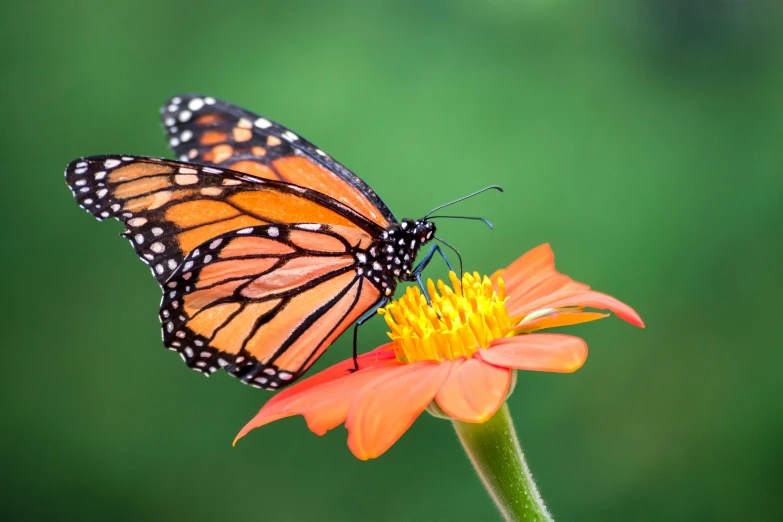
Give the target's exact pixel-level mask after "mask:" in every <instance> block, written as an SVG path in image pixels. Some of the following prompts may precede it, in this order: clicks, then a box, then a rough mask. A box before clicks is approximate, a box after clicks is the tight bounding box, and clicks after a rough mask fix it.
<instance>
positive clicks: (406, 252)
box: [65, 96, 437, 389]
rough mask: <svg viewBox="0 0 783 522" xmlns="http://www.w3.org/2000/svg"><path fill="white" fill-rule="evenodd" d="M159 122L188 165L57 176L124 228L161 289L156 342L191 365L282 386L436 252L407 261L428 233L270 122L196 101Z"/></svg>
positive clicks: (137, 163)
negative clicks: (158, 339) (159, 332)
mask: <svg viewBox="0 0 783 522" xmlns="http://www.w3.org/2000/svg"><path fill="white" fill-rule="evenodd" d="M162 116H163V120H164V125H165V127H166V129H167V132H168V134H169V142H170V145H171V146H172V148H173V149H174V150H175V152H176V153H177V154H178V155H179V156H180V158H181V159H187V160H188V161H187V162H185V161H171V160H165V159H161V158H149V157H138V156H120V155H108V156H94V157H88V158H80V159H77V160H74V161H73V162H71V163H70V164H69V165H68V167H67V168H66V172H65V177H66V182H67V184H68V186H69V187H70V189H71V191H72V193H73V194H74V196H75V198H76V200H77V203H78V204H79V205H80V206H81V207H82V208H84V209H85V210H87V211H88V212H90V213H91V214H92V215H93V216H95V217H96V218H97V219H99V220H103V219H107V218H110V217H112V218H116V219H118V220H119V221H121V222H123V223H124V224H125V225H126V230H125V232H124V233H123V235H124V236H125V237H126V238H127V239H128V240H129V241H130V242H131V244H132V245H133V247H134V249H135V250H136V253H137V255H138V256H139V257H140V258H141V259H142V260H143V261H144V262H145V263H147V264H148V265H149V266H150V269H151V271H152V273H153V276H154V277H155V279H156V280H157V282H158V283H159V285H160V286H161V288H162V290H163V299H162V301H161V306H160V314H159V317H160V320H161V323H162V327H163V341H164V344H165V345H166V346H167V347H168V348H170V349H171V350H174V351H176V352H178V353H179V354H180V356H181V357H182V359H183V360H184V361H185V362H186V364H187V365H188V366H189V367H190V368H192V369H194V370H198V371H200V372H202V373H204V374H205V375H210V374H211V373H213V372H215V371H217V370H218V369H221V368H222V369H224V370H225V371H227V372H228V373H229V374H231V375H233V376H235V377H238V378H239V379H240V380H242V382H244V383H246V384H249V385H251V386H254V387H259V388H267V389H279V388H281V387H283V386H285V385H287V384H290V383H291V382H293V381H294V380H296V379H297V378H298V377H300V376H301V375H302V374H303V373H304V372H305V371H307V369H308V368H309V367H310V366H311V365H312V364H313V363H314V362H315V361H316V360H317V359H318V357H320V356H321V355H322V354H323V353H324V351H325V350H326V349H327V348H328V347H329V345H330V344H331V343H332V342H334V340H335V339H336V338H337V337H338V336H339V335H340V334H341V333H342V332H343V331H344V330H345V329H347V328H348V327H349V326H351V325H352V324H354V323H357V324H359V323H361V322H362V321H363V320H365V319H366V318H367V317H369V316H370V315H371V314H372V313H373V312H374V310H376V309H377V308H378V307H379V306H382V304H383V303H385V302H387V300H388V299H389V298H390V296H391V295H392V294H393V293H394V291H395V289H396V286H397V284H398V283H399V282H401V281H413V280H416V279H417V278H418V275H419V272H420V271H421V269H422V268H423V267H424V266H425V265H426V263H427V262H428V261H429V259H430V258H431V256H432V253H433V252H434V249H435V248H437V247H433V250H430V252H429V253H428V254H427V257H426V258H425V259H424V260H423V261H422V262H420V263H419V265H415V264H414V263H415V260H416V256H417V254H418V253H419V250H420V249H421V247H422V246H423V245H425V244H427V243H428V242H430V241H431V240H432V239H433V238H434V233H435V226H434V224H433V223H432V222H431V221H429V220H427V219H420V220H408V219H404V220H401V221H398V220H397V219H396V218H395V217H394V215H393V214H392V212H391V211H390V210H389V209H388V207H386V205H385V204H384V203H383V202H382V201H381V199H380V198H379V197H378V196H377V195H376V194H375V192H374V191H373V190H372V189H371V188H370V187H369V186H367V184H366V183H364V182H363V181H362V180H361V179H360V178H358V177H357V176H356V175H355V174H353V173H352V172H350V171H349V170H348V169H346V168H345V167H343V166H342V165H340V164H339V163H337V162H336V161H334V160H333V159H332V158H331V157H329V156H327V155H326V154H325V153H323V152H322V151H321V150H320V149H318V148H316V147H315V146H314V145H312V144H311V143H309V142H307V141H306V140H304V138H302V137H301V136H299V135H297V134H294V133H293V132H291V131H289V130H288V129H286V128H284V127H282V126H280V125H278V124H276V123H273V122H270V121H269V120H266V119H265V118H261V117H259V116H257V115H254V114H252V113H249V112H247V111H244V110H243V109H240V108H238V107H235V106H233V105H230V104H226V103H225V102H221V101H219V100H215V99H212V98H209V97H195V96H181V97H175V98H172V100H170V102H169V103H167V104H166V106H165V107H164V109H163V111H162ZM354 339H355V337H354Z"/></svg>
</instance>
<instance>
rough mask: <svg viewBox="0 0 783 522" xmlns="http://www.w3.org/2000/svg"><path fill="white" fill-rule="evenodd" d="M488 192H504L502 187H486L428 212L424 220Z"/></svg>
mask: <svg viewBox="0 0 783 522" xmlns="http://www.w3.org/2000/svg"><path fill="white" fill-rule="evenodd" d="M488 190H497V191H498V192H503V188H502V187H500V186H498V185H490V186H489V187H484V188H483V189H481V190H477V191H476V192H474V193H473V194H468V195H467V196H463V197H461V198H458V199H455V200H454V201H449V202H448V203H446V204H445V205H441V206H439V207H435V208H433V209H432V210H430V211H429V212H427V215H426V216H424V219H427V218H428V217H429V216H431V215H432V214H433V213H435V212H437V211H438V210H440V209H442V208H446V207H448V206H449V205H453V204H454V203H459V202H460V201H465V200H466V199H469V198H472V197H473V196H478V195H479V194H481V193H482V192H486V191H488Z"/></svg>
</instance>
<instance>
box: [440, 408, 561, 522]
mask: <svg viewBox="0 0 783 522" xmlns="http://www.w3.org/2000/svg"><path fill="white" fill-rule="evenodd" d="M454 428H455V429H456V430H457V435H458V436H459V440H460V442H461V443H462V447H463V448H465V451H466V452H467V454H468V457H470V461H471V462H472V463H473V467H475V468H476V471H477V472H478V474H479V477H481V481H482V482H483V483H484V486H486V488H487V491H488V492H489V494H490V495H491V496H492V499H493V500H494V501H495V504H497V506H498V509H500V512H501V513H503V516H504V517H505V519H506V520H509V521H513V522H516V521H519V520H526V521H530V520H533V521H536V522H551V521H552V517H551V516H550V514H549V513H548V512H547V510H546V507H545V506H544V501H543V500H541V495H539V493H538V489H536V484H535V482H533V476H532V475H531V474H530V469H528V467H527V463H526V462H525V458H524V456H523V455H522V448H520V447H519V440H518V439H517V434H516V432H515V431H514V424H513V423H512V422H511V415H510V414H509V412H508V405H506V404H503V406H501V407H500V409H499V410H498V411H497V413H495V415H493V416H492V418H490V419H489V420H488V421H486V422H484V423H483V424H473V423H469V422H461V421H458V420H455V421H454Z"/></svg>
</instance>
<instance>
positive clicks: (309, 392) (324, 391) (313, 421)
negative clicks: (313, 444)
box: [234, 349, 402, 444]
mask: <svg viewBox="0 0 783 522" xmlns="http://www.w3.org/2000/svg"><path fill="white" fill-rule="evenodd" d="M358 360H359V371H357V372H354V373H351V372H349V371H348V370H349V369H351V368H353V359H348V360H347V361H343V362H341V363H338V364H336V365H334V366H332V367H330V368H328V369H326V370H324V371H322V372H320V373H317V374H316V375H314V376H312V377H310V378H309V379H305V380H304V381H302V382H300V383H298V384H295V385H293V386H291V387H290V388H288V389H286V390H283V391H281V392H280V393H278V394H277V395H275V396H274V397H273V398H272V399H270V400H269V401H268V402H267V403H266V404H265V405H264V407H263V408H261V410H260V411H259V412H258V413H257V414H256V416H255V417H253V419H251V420H250V422H248V423H247V424H246V425H245V426H244V427H243V428H242V430H241V431H240V432H239V434H238V435H237V436H236V438H235V439H234V444H236V442H237V441H238V440H239V439H241V438H242V437H244V436H245V435H246V434H247V433H248V432H249V431H250V430H252V429H255V428H258V427H260V426H263V425H264V424H269V423H270V422H273V421H276V420H279V419H282V418H284V417H290V416H292V415H303V416H304V418H305V421H306V422H307V426H308V427H309V428H310V430H311V431H313V432H314V433H316V434H318V435H323V434H324V433H326V432H327V431H328V430H330V429H332V428H334V427H336V426H338V425H339V424H340V423H342V422H343V421H344V420H345V417H346V415H347V413H348V409H349V408H350V405H351V402H352V401H353V400H354V399H355V398H356V395H357V393H358V392H359V390H361V388H363V387H364V386H365V385H367V383H369V382H371V381H372V380H373V379H375V378H377V377H379V376H380V375H382V374H383V373H384V372H386V371H389V370H392V369H394V368H397V367H399V366H400V365H402V363H399V362H397V361H396V359H395V357H394V353H393V352H389V351H388V350H380V349H379V350H375V351H373V352H370V353H367V354H364V355H361V356H360V357H359V358H358Z"/></svg>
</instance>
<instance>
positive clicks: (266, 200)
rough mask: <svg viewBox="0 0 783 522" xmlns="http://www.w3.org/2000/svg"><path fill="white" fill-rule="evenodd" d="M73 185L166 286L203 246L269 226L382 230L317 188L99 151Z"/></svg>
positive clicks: (69, 176)
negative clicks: (115, 224)
mask: <svg viewBox="0 0 783 522" xmlns="http://www.w3.org/2000/svg"><path fill="white" fill-rule="evenodd" d="M65 178H66V182H67V183H68V185H69V187H70V188H71V191H72V192H73V194H74V196H75V197H76V200H77V202H78V203H79V205H80V206H81V207H82V208H84V209H85V210H87V211H88V212H90V213H91V214H92V215H93V216H95V217H96V218H98V219H99V220H103V219H106V218H109V217H114V218H117V219H118V220H120V221H122V222H124V223H125V224H126V227H127V229H126V231H125V232H124V233H123V236H125V237H127V238H128V239H129V240H130V241H131V243H132V244H133V247H134V249H135V250H136V253H137V254H138V255H139V257H140V258H141V259H142V260H143V261H144V262H146V263H147V264H149V265H150V267H151V269H152V272H153V275H154V276H155V278H156V279H157V281H158V282H159V283H160V284H163V283H164V282H165V281H166V280H167V279H168V278H169V277H170V276H171V274H172V273H173V271H174V270H175V269H176V268H177V267H178V266H179V265H180V264H181V263H182V262H183V259H184V257H185V255H187V254H188V252H191V251H192V250H193V249H194V248H196V246H198V245H200V244H201V243H205V242H208V241H209V240H210V239H212V238H214V237H216V236H219V235H220V234H222V233H225V232H229V231H232V230H239V229H243V228H247V227H251V226H258V225H263V224H267V223H292V222H303V221H305V222H314V223H323V224H332V225H338V226H344V227H358V228H362V229H364V230H367V231H370V232H371V233H379V232H380V231H379V228H378V227H377V225H375V224H374V223H372V222H369V221H367V220H366V219H365V218H363V217H362V216H360V215H359V214H357V213H356V212H354V211H353V210H351V209H350V208H348V207H347V206H345V205H342V204H340V203H338V202H336V201H334V200H331V199H330V198H328V197H326V196H324V195H322V194H319V193H317V192H315V191H312V190H307V189H303V188H301V187H297V186H293V185H289V184H286V183H281V182H279V181H273V180H265V179H260V178H255V177H253V176H249V175H247V174H244V173H240V172H235V171H230V170H227V169H222V168H216V167H208V166H203V165H198V164H191V163H180V162H175V161H166V160H161V159H158V158H146V157H133V156H95V157H91V158H82V159H78V160H74V161H73V162H71V163H70V164H69V165H68V167H67V168H66V171H65Z"/></svg>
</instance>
